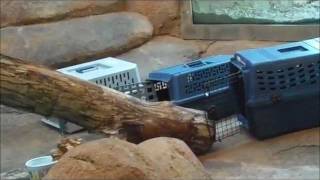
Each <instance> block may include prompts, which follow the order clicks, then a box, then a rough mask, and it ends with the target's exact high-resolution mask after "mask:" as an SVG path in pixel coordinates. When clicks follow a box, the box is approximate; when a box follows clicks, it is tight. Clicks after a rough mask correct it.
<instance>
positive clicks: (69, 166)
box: [45, 138, 210, 180]
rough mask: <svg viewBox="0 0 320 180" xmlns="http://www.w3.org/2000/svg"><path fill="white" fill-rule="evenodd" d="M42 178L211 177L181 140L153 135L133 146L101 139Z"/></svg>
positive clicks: (144, 179)
mask: <svg viewBox="0 0 320 180" xmlns="http://www.w3.org/2000/svg"><path fill="white" fill-rule="evenodd" d="M45 179H47V180H50V179H62V180H63V179H68V180H69V179H76V180H82V179H106V180H128V179H130V180H147V179H150V180H157V179H158V180H166V179H168V180H198V179H201V180H209V179H210V177H209V175H208V174H207V172H206V171H205V170H204V168H203V166H202V165H201V163H200V161H199V160H198V159H197V158H196V157H195V155H194V154H193V153H192V151H191V150H190V149H189V147H188V146H187V145H186V144H185V143H184V142H183V141H181V140H177V139H173V138H155V139H151V140H148V141H145V142H143V143H140V144H139V145H135V144H131V143H129V142H126V141H123V140H119V139H116V138H104V139H100V140H95V141H91V142H87V143H85V144H82V145H79V146H77V147H75V148H73V149H71V150H70V151H68V152H67V153H66V154H65V155H64V156H62V158H61V159H60V160H59V162H58V163H57V164H56V165H54V166H53V167H52V168H51V169H50V171H49V172H48V174H47V175H46V177H45Z"/></svg>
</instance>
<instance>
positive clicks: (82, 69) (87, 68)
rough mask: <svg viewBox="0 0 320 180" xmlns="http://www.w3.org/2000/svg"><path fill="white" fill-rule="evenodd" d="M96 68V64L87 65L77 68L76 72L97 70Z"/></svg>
mask: <svg viewBox="0 0 320 180" xmlns="http://www.w3.org/2000/svg"><path fill="white" fill-rule="evenodd" d="M97 69H98V66H87V67H84V68H81V69H77V70H76V71H77V72H78V73H86V72H89V71H93V70H97Z"/></svg>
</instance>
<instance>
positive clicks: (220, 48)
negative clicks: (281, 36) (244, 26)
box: [202, 40, 283, 57]
mask: <svg viewBox="0 0 320 180" xmlns="http://www.w3.org/2000/svg"><path fill="white" fill-rule="evenodd" d="M281 43H283V42H275V41H248V40H236V41H216V42H215V43H212V44H211V45H210V46H209V48H208V50H207V51H206V52H205V53H203V54H202V57H207V56H211V55H219V54H234V53H235V52H236V51H239V50H245V49H252V48H259V47H268V46H272V45H276V44H281Z"/></svg>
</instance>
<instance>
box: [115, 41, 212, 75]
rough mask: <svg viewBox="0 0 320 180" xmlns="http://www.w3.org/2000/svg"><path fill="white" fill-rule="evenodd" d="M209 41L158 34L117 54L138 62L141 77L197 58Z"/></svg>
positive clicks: (121, 57) (122, 57)
mask: <svg viewBox="0 0 320 180" xmlns="http://www.w3.org/2000/svg"><path fill="white" fill-rule="evenodd" d="M210 43H211V41H200V40H199V41H197V40H182V39H179V38H176V37H171V36H158V37H155V38H154V39H152V40H151V41H149V42H147V43H146V44H144V45H142V46H140V47H138V48H136V49H133V50H131V51H129V52H127V53H125V54H122V55H120V56H118V57H119V58H120V59H124V60H127V61H131V62H134V63H137V64H138V67H139V70H140V74H141V77H142V79H145V78H146V77H147V76H148V73H149V72H151V71H154V70H157V69H159V68H163V67H168V66H173V65H177V64H181V63H186V62H188V61H191V60H195V59H198V58H199V57H200V56H201V54H202V53H203V52H205V51H206V49H207V48H208V46H209V45H210Z"/></svg>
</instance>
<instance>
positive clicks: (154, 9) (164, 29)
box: [127, 0, 180, 36]
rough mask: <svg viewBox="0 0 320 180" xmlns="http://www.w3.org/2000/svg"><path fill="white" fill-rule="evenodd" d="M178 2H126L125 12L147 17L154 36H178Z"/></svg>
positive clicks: (169, 0) (173, 0)
mask: <svg viewBox="0 0 320 180" xmlns="http://www.w3.org/2000/svg"><path fill="white" fill-rule="evenodd" d="M179 5H180V2H179V0H161V1H158V0H156V1H152V2H151V1H146V0H134V1H132V0H127V10H128V11H134V12H139V13H141V14H143V15H145V16H147V17H148V18H149V19H150V21H151V22H152V24H153V26H154V31H155V34H157V35H160V34H171V35H175V36H179V35H180V28H179V27H180V8H179Z"/></svg>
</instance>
